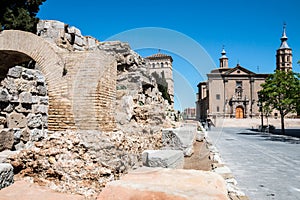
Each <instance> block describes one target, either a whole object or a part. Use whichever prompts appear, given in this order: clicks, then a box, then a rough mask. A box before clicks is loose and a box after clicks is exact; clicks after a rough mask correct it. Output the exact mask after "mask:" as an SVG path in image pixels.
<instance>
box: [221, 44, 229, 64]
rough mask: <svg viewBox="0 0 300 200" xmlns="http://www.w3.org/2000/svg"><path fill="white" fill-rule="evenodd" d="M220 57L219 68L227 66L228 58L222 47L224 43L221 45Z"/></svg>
mask: <svg viewBox="0 0 300 200" xmlns="http://www.w3.org/2000/svg"><path fill="white" fill-rule="evenodd" d="M221 55H222V56H221V57H220V59H219V60H220V68H228V58H227V56H226V51H225V48H224V45H223V46H222V52H221Z"/></svg>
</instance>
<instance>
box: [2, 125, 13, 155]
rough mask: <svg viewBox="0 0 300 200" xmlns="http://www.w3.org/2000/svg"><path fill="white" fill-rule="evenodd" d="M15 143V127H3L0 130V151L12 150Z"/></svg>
mask: <svg viewBox="0 0 300 200" xmlns="http://www.w3.org/2000/svg"><path fill="white" fill-rule="evenodd" d="M13 144H14V131H13V129H2V130H1V132H0V151H3V150H10V149H11V148H12V147H13Z"/></svg>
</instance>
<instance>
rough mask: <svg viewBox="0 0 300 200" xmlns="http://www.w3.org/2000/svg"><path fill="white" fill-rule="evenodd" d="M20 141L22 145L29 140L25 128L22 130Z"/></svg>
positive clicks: (27, 130)
mask: <svg viewBox="0 0 300 200" xmlns="http://www.w3.org/2000/svg"><path fill="white" fill-rule="evenodd" d="M20 139H21V141H23V142H24V143H26V142H28V141H29V139H30V130H29V129H28V128H25V129H23V130H22V132H21V136H20Z"/></svg>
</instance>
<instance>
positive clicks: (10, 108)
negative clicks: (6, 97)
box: [3, 104, 15, 113]
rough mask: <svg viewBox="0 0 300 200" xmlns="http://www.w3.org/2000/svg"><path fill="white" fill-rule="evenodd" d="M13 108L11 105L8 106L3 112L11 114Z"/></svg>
mask: <svg viewBox="0 0 300 200" xmlns="http://www.w3.org/2000/svg"><path fill="white" fill-rule="evenodd" d="M14 107H15V106H13V105H12V104H8V105H7V106H6V107H5V108H4V109H3V111H4V112H8V113H11V112H12V111H13V110H14Z"/></svg>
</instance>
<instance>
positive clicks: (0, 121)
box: [0, 116, 6, 125]
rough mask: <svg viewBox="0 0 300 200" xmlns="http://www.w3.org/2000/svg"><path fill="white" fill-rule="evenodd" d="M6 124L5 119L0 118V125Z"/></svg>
mask: <svg viewBox="0 0 300 200" xmlns="http://www.w3.org/2000/svg"><path fill="white" fill-rule="evenodd" d="M5 124H6V117H2V116H0V125H5Z"/></svg>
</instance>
